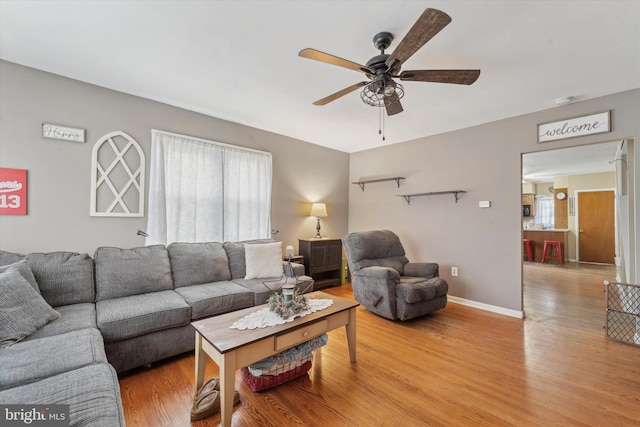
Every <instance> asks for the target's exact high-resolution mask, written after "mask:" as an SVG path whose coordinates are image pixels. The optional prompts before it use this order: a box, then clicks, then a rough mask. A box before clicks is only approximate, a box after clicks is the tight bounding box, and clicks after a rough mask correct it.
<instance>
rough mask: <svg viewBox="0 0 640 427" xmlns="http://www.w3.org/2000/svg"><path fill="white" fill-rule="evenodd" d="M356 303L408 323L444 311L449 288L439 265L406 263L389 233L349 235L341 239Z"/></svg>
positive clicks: (381, 231) (402, 250)
mask: <svg viewBox="0 0 640 427" xmlns="http://www.w3.org/2000/svg"><path fill="white" fill-rule="evenodd" d="M342 243H343V245H344V251H345V254H346V256H347V263H348V265H349V272H350V274H351V284H352V286H353V294H354V296H355V299H356V301H358V302H359V303H360V304H361V305H362V306H364V307H365V308H366V309H368V310H369V311H371V312H373V313H375V314H378V315H380V316H382V317H386V318H388V319H392V320H395V319H400V320H408V319H413V318H415V317H419V316H423V315H425V314H427V313H431V312H433V311H436V310H439V309H441V308H444V306H445V305H446V304H447V291H448V290H449V285H448V284H447V282H446V281H445V280H444V279H442V278H441V277H438V264H436V263H422V262H420V263H419V262H409V260H408V259H407V257H406V256H405V252H404V248H403V247H402V244H401V243H400V239H399V238H398V236H397V235H396V234H395V233H394V232H392V231H389V230H372V231H362V232H355V233H350V234H348V235H347V236H345V237H344V238H343V239H342Z"/></svg>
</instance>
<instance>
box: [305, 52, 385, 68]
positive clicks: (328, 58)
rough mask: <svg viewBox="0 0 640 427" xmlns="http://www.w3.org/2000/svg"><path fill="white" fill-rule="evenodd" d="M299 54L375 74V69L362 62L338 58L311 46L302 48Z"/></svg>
mask: <svg viewBox="0 0 640 427" xmlns="http://www.w3.org/2000/svg"><path fill="white" fill-rule="evenodd" d="M298 56H301V57H303V58H307V59H313V60H315V61H320V62H324V63H325V64H331V65H337V66H339V67H344V68H348V69H350V70H355V71H360V72H361V73H365V74H374V71H373V70H372V69H371V68H369V67H366V66H364V65H361V64H356V63H355V62H352V61H348V60H346V59H342V58H338V57H337V56H334V55H330V54H328V53H324V52H320V51H319V50H315V49H311V48H306V49H302V50H301V51H300V52H298Z"/></svg>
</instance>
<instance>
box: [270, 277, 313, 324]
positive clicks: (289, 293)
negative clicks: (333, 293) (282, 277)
mask: <svg viewBox="0 0 640 427" xmlns="http://www.w3.org/2000/svg"><path fill="white" fill-rule="evenodd" d="M267 303H268V304H269V310H270V311H273V312H274V313H276V314H277V315H278V316H280V317H282V318H283V319H288V318H289V317H291V316H295V315H296V314H298V313H300V312H301V311H303V310H308V309H309V304H307V299H306V298H305V297H304V295H302V294H301V293H300V291H298V290H297V289H295V286H294V285H283V286H282V293H280V294H279V293H274V294H272V295H271V296H270V297H269V299H268V300H267Z"/></svg>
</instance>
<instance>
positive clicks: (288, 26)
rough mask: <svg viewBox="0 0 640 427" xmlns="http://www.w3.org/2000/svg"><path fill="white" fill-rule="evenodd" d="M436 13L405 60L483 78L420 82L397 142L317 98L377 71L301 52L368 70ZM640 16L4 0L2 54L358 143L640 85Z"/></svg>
mask: <svg viewBox="0 0 640 427" xmlns="http://www.w3.org/2000/svg"><path fill="white" fill-rule="evenodd" d="M427 7H430V8H435V9H440V10H442V11H444V12H446V13H447V14H449V15H450V16H451V17H452V19H453V21H452V23H451V24H449V25H448V26H447V27H446V28H444V30H442V31H441V32H440V33H439V34H437V35H436V36H435V37H434V38H433V39H432V40H431V41H430V42H428V43H427V44H426V45H425V46H424V47H423V48H422V49H421V50H419V51H418V52H417V53H416V54H415V55H414V56H413V57H411V58H410V59H409V60H407V61H406V63H405V64H404V66H403V69H405V70H409V69H446V68H462V69H466V68H479V69H481V70H482V73H481V75H480V78H479V79H478V81H477V82H476V83H475V84H474V85H472V86H459V85H447V84H433V83H419V82H405V83H404V86H405V92H406V94H405V97H404V98H403V99H402V103H403V106H404V110H405V111H404V112H403V113H401V114H398V115H396V116H392V117H390V118H387V119H386V122H385V133H386V141H382V140H381V138H380V136H379V135H378V120H379V114H378V109H377V108H375V107H370V106H367V105H365V104H363V103H362V101H361V100H360V97H359V94H358V92H354V93H351V94H349V95H347V96H345V97H343V98H341V99H339V100H336V101H334V102H332V103H330V104H328V105H326V106H323V107H317V106H314V105H312V102H314V101H316V100H318V99H320V98H323V97H325V96H327V95H329V94H331V93H334V92H336V91H338V90H340V89H343V88H345V87H347V86H350V85H352V84H354V83H357V82H359V81H362V80H363V77H364V76H363V75H362V74H360V73H357V72H355V71H352V70H348V69H344V68H341V67H336V66H331V65H327V64H323V63H320V62H316V61H311V60H308V59H303V58H300V57H298V52H299V51H300V50H301V49H303V48H306V47H312V48H315V49H317V50H321V51H324V52H327V53H331V54H333V55H336V56H339V57H342V58H345V59H349V60H352V61H354V62H358V63H361V64H363V63H365V62H366V61H367V60H368V59H369V58H370V57H372V56H374V55H376V54H378V51H377V50H375V48H374V46H373V44H372V37H373V35H374V34H376V33H377V32H380V31H390V32H391V33H393V34H394V35H395V37H396V39H395V41H394V43H393V44H392V45H391V47H390V48H389V49H388V50H387V53H390V52H392V51H393V49H394V47H395V46H397V43H398V41H399V40H400V39H401V38H402V37H404V35H405V34H406V32H407V31H408V30H409V28H410V27H411V26H412V25H413V23H414V22H415V20H416V19H417V18H418V16H419V15H420V14H421V13H422V11H423V10H424V9H426V8H427ZM639 18H640V1H633V0H629V1H626V0H603V1H559V0H555V1H534V0H508V1H507V0H493V1H488V0H469V1H465V0H458V1H450V0H449V1H407V0H393V1H376V0H367V1H356V0H352V1H340V2H338V1H328V0H325V1H311V0H307V1H295V0H290V1H285V0H280V1H268V0H261V1H248V0H244V1H236V0H233V1H220V0H216V1H197V0H191V1H176V0H174V1H171V0H168V1H135V0H131V1H104V0H103V1H100V0H94V1H72V0H69V1H55V0H45V1H34V0H20V1H17V0H0V58H2V59H5V60H7V61H11V62H15V63H18V64H23V65H27V66H30V67H34V68H38V69H42V70H45V71H49V72H52V73H56V74H60V75H63V76H68V77H71V78H74V79H78V80H81V81H85V82H89V83H93V84H96V85H100V86H104V87H107V88H111V89H115V90H118V91H122V92H126V93H130V94H133V95H138V96H142V97H145V98H149V99H153V100H156V101H160V102H164V103H167V104H171V105H175V106H178V107H183V108H186V109H189V110H193V111H197V112H200V113H204V114H208V115H211V116H214V117H218V118H222V119H225V120H230V121H233V122H236V123H241V124H244V125H248V126H253V127H256V128H260V129H264V130H268V131H272V132H276V133H279V134H283V135H287V136H290V137H294V138H298V139H301V140H304V141H308V142H312V143H315V144H319V145H323V146H326V147H330V148H334V149H337V150H342V151H345V152H349V153H350V152H356V151H360V150H364V149H367V148H372V147H376V146H380V145H387V144H392V143H397V142H402V141H407V140H412V139H416V138H420V137H424V136H429V135H434V134H438V133H442V132H447V131H451V130H455V129H460V128H464V127H469V126H473V125H478V124H482V123H487V122H490V121H494V120H498V119H503V118H507V117H513V116H517V115H521V114H525V113H530V112H534V111H540V110H544V109H547V108H551V107H553V106H554V100H555V99H557V98H560V97H564V96H573V97H575V99H576V101H581V100H585V99H589V98H594V97H599V96H603V95H607V94H611V93H617V92H621V91H625V90H629V89H634V88H638V87H640V25H638V20H639ZM196 136H197V135H196Z"/></svg>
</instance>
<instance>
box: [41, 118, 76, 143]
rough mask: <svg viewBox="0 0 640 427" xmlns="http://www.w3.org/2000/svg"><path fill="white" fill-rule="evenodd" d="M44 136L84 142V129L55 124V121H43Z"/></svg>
mask: <svg viewBox="0 0 640 427" xmlns="http://www.w3.org/2000/svg"><path fill="white" fill-rule="evenodd" d="M42 136H43V137H44V138H51V139H62V140H65V141H74V142H84V129H78V128H70V127H68V126H60V125H54V124H53V123H43V124H42Z"/></svg>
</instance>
